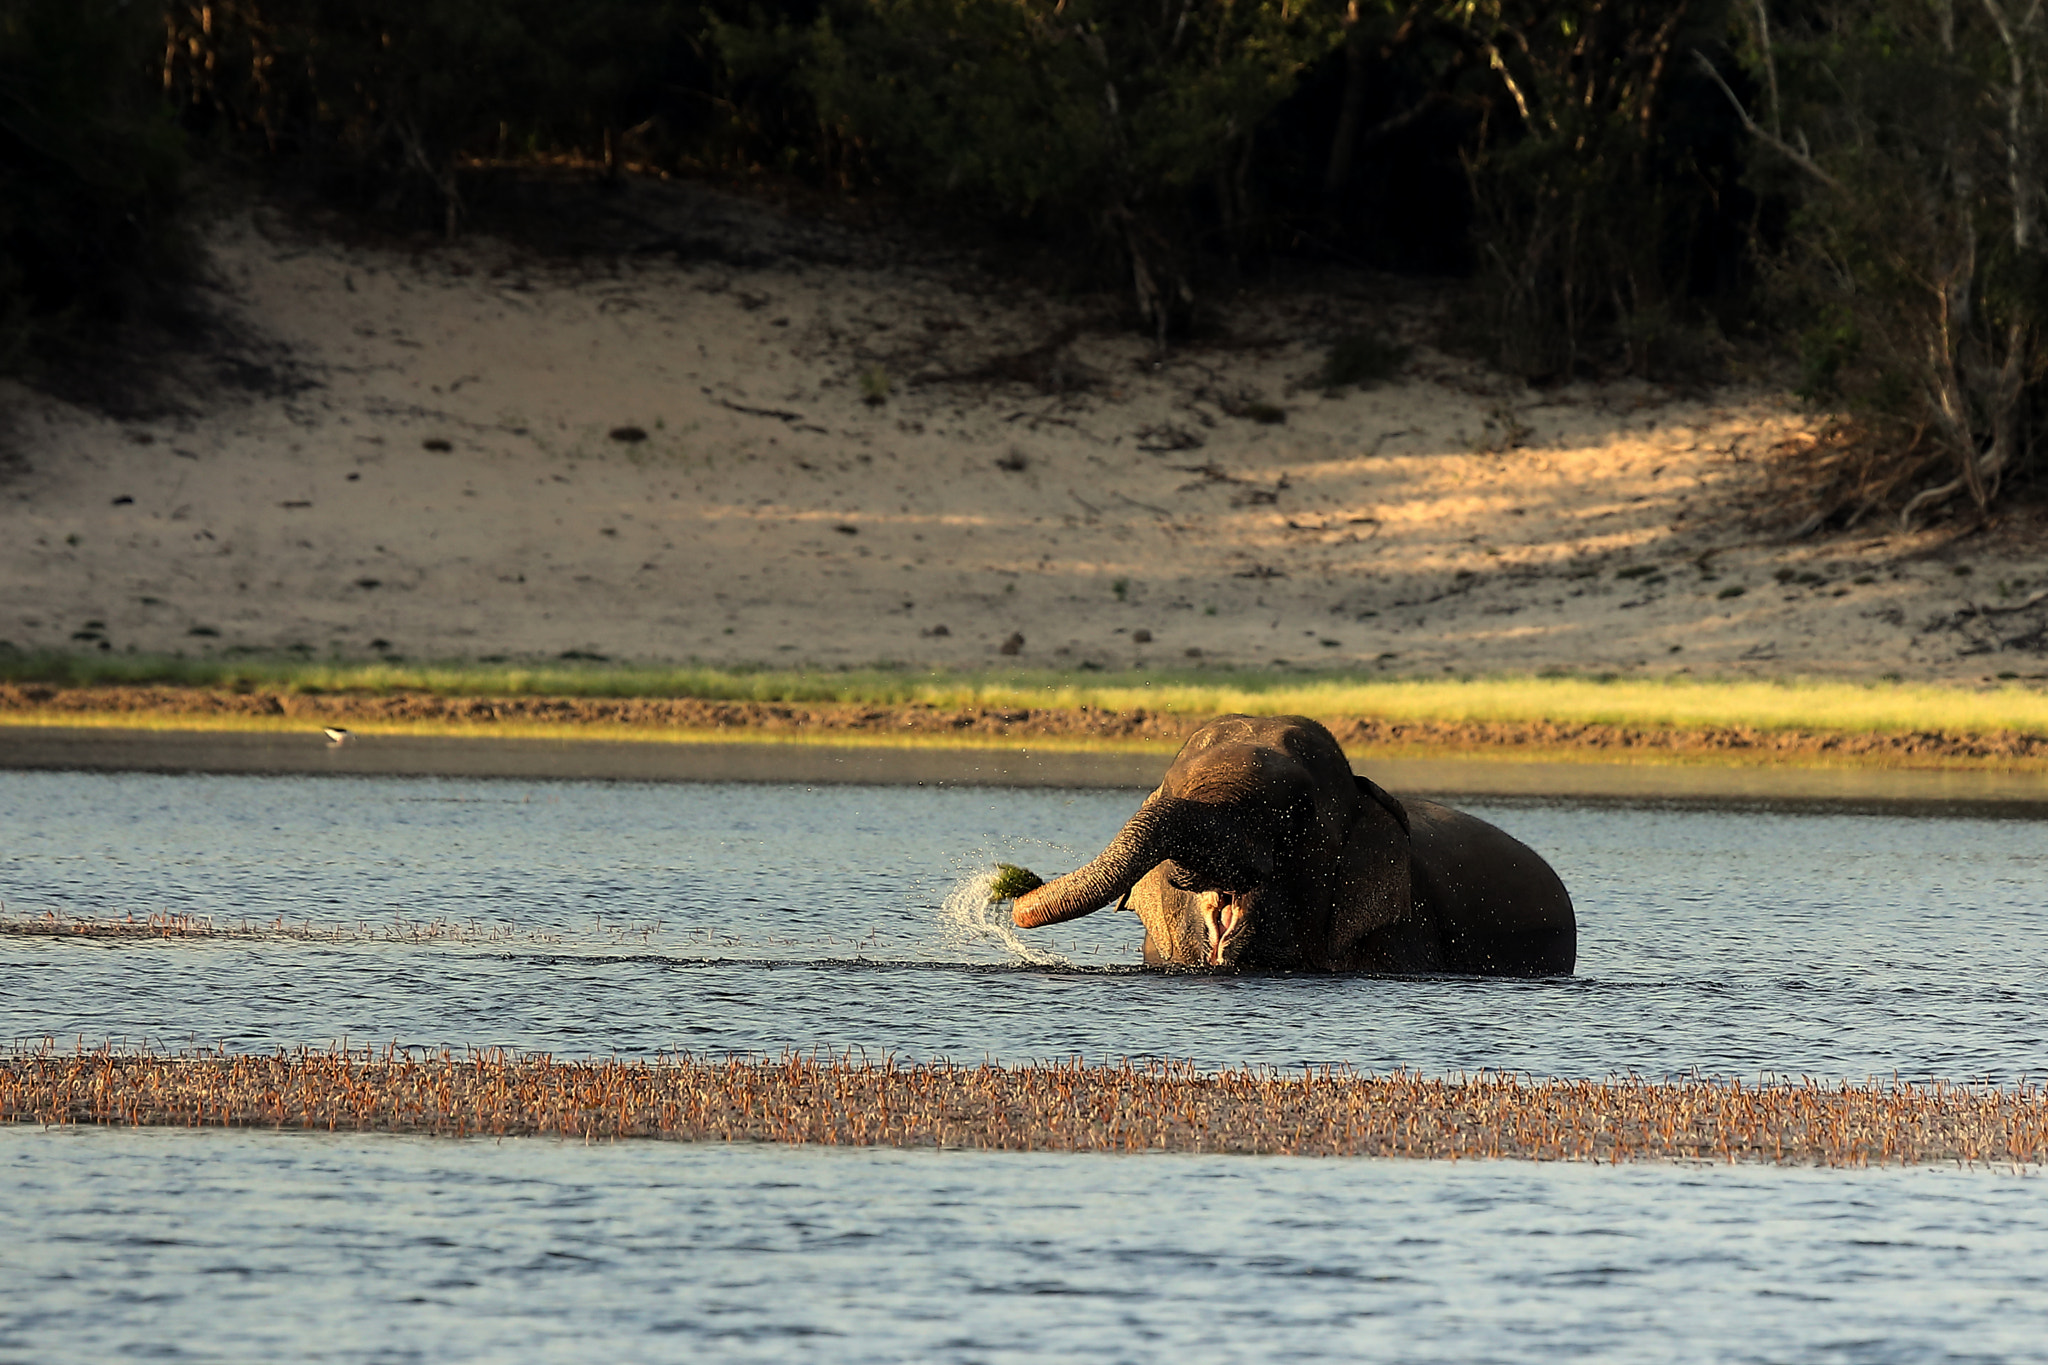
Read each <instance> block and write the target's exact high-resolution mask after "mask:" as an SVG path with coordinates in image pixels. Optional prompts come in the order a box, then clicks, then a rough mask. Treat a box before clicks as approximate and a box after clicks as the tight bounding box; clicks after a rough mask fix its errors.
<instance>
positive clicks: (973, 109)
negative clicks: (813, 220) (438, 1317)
mask: <svg viewBox="0 0 2048 1365" xmlns="http://www.w3.org/2000/svg"><path fill="white" fill-rule="evenodd" d="M716 33H717V41H718V45H719V48H720V50H721V51H722V52H723V53H724V54H725V55H726V58H727V60H728V61H729V62H730V63H731V64H732V65H733V67H734V69H735V71H736V72H737V73H740V74H743V75H749V76H754V77H760V76H762V75H763V74H765V73H768V72H771V71H774V70H776V69H777V68H780V69H783V70H786V71H787V72H788V73H789V75H788V79H790V80H791V81H793V82H794V83H795V84H796V85H798V86H799V87H800V88H801V89H802V90H803V91H805V92H806V93H807V94H808V96H809V98H810V100H811V101H812V104H813V106H814V108H815V110H816V114H817V119H818V123H819V126H820V129H821V145H824V146H827V147H830V148H831V149H833V150H832V152H831V155H832V156H833V157H834V158H835V159H836V160H837V161H838V163H839V167H838V169H839V172H840V175H841V177H842V179H843V180H846V181H852V180H853V179H854V178H855V177H856V176H859V177H874V178H877V179H880V180H882V181H883V182H885V183H889V184H892V185H896V186H899V187H901V188H903V189H905V190H907V191H909V192H912V193H915V194H918V195H921V196H924V197H926V198H930V199H933V200H944V201H950V202H953V203H956V204H965V205H971V206H973V208H974V211H976V212H978V213H982V214H988V213H991V212H993V213H994V214H998V215H1007V216H1010V217H1013V218H1024V219H1031V220H1035V221H1038V222H1040V223H1042V224H1044V225H1045V226H1047V227H1048V228H1050V229H1051V230H1052V231H1054V232H1056V233H1057V232H1066V233H1069V234H1075V233H1080V234H1087V235H1091V236H1093V237H1094V238H1095V239H1096V240H1097V241H1100V242H1106V243H1109V244H1111V245H1112V246H1113V247H1114V249H1115V250H1116V251H1117V252H1118V253H1119V255H1120V257H1121V259H1122V260H1123V262H1124V264H1125V267H1126V268H1127V269H1128V271H1129V279H1130V285H1131V289H1132V293H1133V296H1134V299H1135V302H1136V306H1137V311H1138V313H1139V315H1140V316H1141V317H1142V318H1143V319H1144V320H1145V322H1146V323H1147V324H1148V325H1150V326H1152V327H1153V328H1155V329H1156V330H1157V331H1158V332H1159V334H1160V335H1161V337H1162V339H1163V337H1164V334H1165V330H1166V328H1167V327H1168V326H1169V324H1170V323H1171V322H1173V321H1176V320H1184V319H1185V317H1186V313H1187V309H1188V307H1189V306H1190V305H1191V304H1192V303H1193V301H1194V280H1195V272H1196V268H1197V267H1196V254H1197V250H1198V248H1199V247H1201V246H1204V245H1207V246H1211V247H1215V248H1220V250H1221V252H1222V253H1223V254H1236V253H1239V252H1242V251H1244V250H1246V249H1248V248H1250V247H1251V246H1253V245H1254V244H1256V241H1257V237H1258V231H1259V219H1260V213H1259V208H1258V205H1257V202H1256V196H1255V192H1254V186H1253V174H1252V172H1253V153H1254V147H1255V139H1256V137H1257V134H1258V132H1259V130H1260V128H1261V126H1262V125H1263V124H1264V123H1265V122H1266V120H1267V118H1268V116H1269V115H1270V114H1271V113H1272V111H1273V110H1274V108H1275V107H1277V106H1278V105H1279V104H1280V103H1281V101H1283V100H1284V99H1286V98H1287V96H1288V95H1289V94H1290V93H1291V91H1292V90H1293V88H1294V86H1295V84H1296V82H1297V81H1298V80H1299V78H1300V76H1301V73H1302V72H1303V70H1304V69H1305V68H1306V67H1307V66H1308V65H1310V64H1311V63H1312V62H1314V61H1315V60H1316V59H1317V58H1319V57H1321V56H1322V55H1324V54H1325V53H1327V52H1328V51H1329V50H1330V49H1331V48H1332V46H1333V45H1334V43H1335V42H1336V40H1337V38H1338V36H1339V26H1338V24H1337V22H1336V14H1335V9H1334V7H1333V6H1331V5H1328V4H1321V5H1318V4H1308V3H1287V2H1286V0H1238V3H1215V2H1214V0H1212V2H1211V3H1197V0H1180V2H1179V3H1172V0H1169V2H1168V3H1165V4H1159V5H1153V4H1149V3H1148V4H1130V3H1123V2H1122V0H841V2H840V3H837V4H834V5H830V6H828V7H827V8H826V9H825V10H824V11H823V12H821V13H820V14H819V16H818V18H817V20H816V22H815V23H813V24H812V25H811V26H810V27H809V28H808V29H805V30H799V29H797V28H796V27H795V26H793V25H790V24H788V23H780V24H776V25H774V26H772V27H767V26H764V25H762V24H760V23H759V22H758V21H757V23H756V24H755V25H753V26H751V27H749V26H744V25H738V24H727V25H721V26H720V27H719V28H718V29H717V30H716ZM1197 199H1201V200H1204V201H1206V205H1207V207H1208V209H1209V211H1210V213H1209V220H1210V222H1211V223H1213V229H1214V230H1213V234H1211V240H1209V241H1207V242H1204V241H1202V240H1201V237H1202V234H1201V232H1200V231H1199V230H1198V227H1197V222H1198V215H1197V213H1196V211H1195V201H1196V200H1197Z"/></svg>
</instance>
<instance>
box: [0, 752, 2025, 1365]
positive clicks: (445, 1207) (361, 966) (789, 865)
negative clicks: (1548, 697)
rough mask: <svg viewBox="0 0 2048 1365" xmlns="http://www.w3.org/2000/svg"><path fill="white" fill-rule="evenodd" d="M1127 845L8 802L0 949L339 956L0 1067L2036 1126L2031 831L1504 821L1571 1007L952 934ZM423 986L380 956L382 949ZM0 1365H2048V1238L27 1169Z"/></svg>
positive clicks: (100, 988)
mask: <svg viewBox="0 0 2048 1365" xmlns="http://www.w3.org/2000/svg"><path fill="white" fill-rule="evenodd" d="M1135 801H1136V797H1135V795H1133V794H1128V793H1115V792H1106V793H1105V792H1059V791H1030V792H1019V791H995V790H989V789H974V788H906V787H893V788H882V787H870V788H860V787H833V788H816V789H806V788H801V787H776V786H767V785H759V786H754V785H730V786H719V785H699V786H691V785H652V784H648V785H639V784H606V783H524V784H522V783H512V782H490V781H447V780H442V781H435V780H417V779H406V780H399V779H389V780H387V779H342V778H288V777H280V778H250V777H232V778H224V777H197V776H186V777H164V776H141V775H128V776H123V775H107V774H66V773H0V901H4V902H5V908H6V912H7V913H8V914H9V915H13V916H18V915H22V914H41V913H43V912H44V911H55V912H58V913H69V914H80V915H94V916H104V915H126V914H129V913H134V914H136V915H138V916H141V915H145V914H148V913H152V912H157V913H177V914H189V915H197V916H210V917H211V918H212V919H213V921H214V922H215V923H217V924H235V923H242V922H248V923H251V924H277V923H280V922H281V923H282V924H283V925H284V926H285V927H287V928H290V927H293V926H302V925H307V924H311V925H314V926H318V927H321V928H325V929H330V930H331V929H335V928H338V927H342V926H352V927H353V930H354V932H353V935H352V936H351V937H348V938H346V939H345V941H340V942H311V941H305V940H302V939H290V938H286V939H275V940H269V941H262V942H253V943H252V942H224V941H218V940H216V941H211V942H208V941H186V942H168V943H167V942H144V943H122V944H116V943H107V942H79V941H56V940H49V939H32V938H19V937H6V938H0V1036H4V1037H11V1038H13V1039H15V1040H17V1041H22V1042H27V1041H32V1040H38V1039H41V1038H44V1037H46V1036H47V1037H54V1038H58V1039H62V1040H64V1042H65V1043H66V1044H69V1043H71V1042H73V1041H74V1040H76V1039H78V1038H80V1037H82V1038H83V1039H84V1040H85V1041H86V1042H88V1043H97V1042H101V1041H105V1040H109V1039H111V1040H114V1041H117V1042H119V1041H126V1042H128V1043H131V1044H137V1043H149V1044H152V1045H157V1046H170V1047H177V1046H185V1045H189V1044H194V1043H197V1044H205V1045H215V1044H219V1045H225V1046H228V1047H231V1048H236V1049H268V1048H272V1047H278V1046H294V1045H298V1044H313V1045H324V1044H327V1043H330V1042H335V1041H340V1040H342V1039H343V1038H347V1039H348V1040H350V1041H352V1042H354V1043H357V1044H361V1043H368V1042H375V1043H379V1044H381V1043H384V1042H388V1041H394V1040H395V1041H397V1042H399V1043H401V1044H406V1045H429V1046H432V1045H440V1044H452V1045H458V1046H459V1045H470V1044H473V1045H482V1046H498V1045H503V1046H508V1047H514V1048H521V1049H532V1050H545V1051H550V1052H554V1053H556V1054H558V1055H571V1056H582V1055H620V1056H634V1055H651V1054H654V1053H659V1052H665V1051H676V1050H687V1051H694V1052H712V1053H725V1052H732V1051H738V1052H749V1053H756V1054H768V1055H774V1054H777V1053H780V1052H781V1051H783V1050H785V1049H800V1050H806V1051H808V1050H811V1049H821V1050H825V1051H830V1052H839V1051H844V1050H847V1049H862V1050H865V1051H866V1052H867V1053H868V1054H869V1055H870V1056H878V1055H880V1054H882V1053H885V1052H887V1053H894V1054H895V1055H897V1056H899V1057H907V1058H922V1057H936V1056H948V1057H952V1058H954V1059H956V1060H966V1061H975V1060H980V1059H981V1058H983V1057H992V1058H995V1059H997V1060H1001V1061H1006V1062H1020V1061H1025V1060H1028V1059H1032V1058H1054V1057H1068V1056H1073V1055H1080V1056H1082V1057H1085V1058H1088V1059H1091V1060H1100V1059H1103V1058H1120V1057H1124V1056H1130V1057H1134V1058H1135V1057H1144V1056H1167V1057H1172V1058H1175V1059H1179V1060H1192V1061H1193V1062H1195V1063H1197V1064H1198V1065H1202V1066H1210V1067H1214V1066H1224V1065H1237V1064H1244V1063H1254V1064H1265V1065H1272V1066H1279V1067H1291V1066H1298V1065H1301V1064H1303V1063H1305V1062H1318V1063H1320V1062H1344V1063H1349V1064H1351V1065H1354V1066H1357V1067H1359V1068H1362V1069H1368V1070H1379V1069H1385V1068H1390V1067H1394V1066H1405V1067H1410V1068H1418V1069H1421V1070H1423V1071H1427V1072H1434V1073H1444V1072H1455V1071H1460V1070H1464V1071H1471V1070H1477V1069H1483V1068H1504V1069H1511V1070H1518V1071H1525V1072H1531V1073H1535V1074H1540V1075H1563V1076H1592V1077H1600V1076H1607V1075H1612V1074H1618V1073H1628V1072H1633V1073H1636V1074H1641V1075H1649V1076H1664V1075H1672V1074H1679V1073H1688V1072H1691V1071H1695V1070H1697V1071H1702V1072H1705V1073H1707V1074H1710V1075H1721V1076H1726V1075H1741V1076H1745V1077H1748V1076H1754V1075H1757V1074H1759V1073H1765V1074H1776V1075H1795V1076H1796V1075H1812V1076H1820V1077H1827V1078H1847V1079H1855V1080H1861V1079H1864V1078H1866V1077H1870V1076H1885V1077H1889V1076H1891V1075H1893V1074H1897V1075H1900V1076H1903V1077H1907V1078H1915V1079H1931V1078H1936V1077H1940V1078H1947V1079H1953V1080H1981V1081H1988V1082H1991V1083H1995V1084H2006V1083H2011V1082H2014V1081H2017V1080H2019V1079H2021V1078H2023V1077H2029V1076H2031V1077H2035V1078H2038V1077H2040V1076H2041V1075H2042V1074H2043V1073H2044V1072H2048V1041H2044V1040H2048V949H2044V940H2043V933H2042V930H2043V912H2044V910H2048V837H2044V836H2048V828H2044V826H2043V824H2042V823H2041V822H2040V821H2037V820H2028V819H1982V818H1962V817H1956V818H1930V817H1926V816H1914V817H1903V816H1897V815H1891V816H1884V815H1870V814H1850V813H1842V812H1833V813H1830V812H1827V811H1807V812H1786V811H1775V812H1773V811H1764V810H1757V809H1721V810H1714V809H1679V808H1658V807H1643V806H1636V807H1615V806H1588V805H1577V806H1574V805H1545V804H1538V803H1524V804H1514V805H1492V806H1487V805H1478V804H1474V805H1471V806H1469V807H1468V808H1469V809H1472V810H1474V811H1475V812H1476V813H1478V814H1481V815H1483V816H1485V817H1486V818H1489V819H1491V820H1494V821H1495V822H1496V823H1498V824H1501V825H1502V826H1504V827H1505V828H1507V829H1508V830H1510V831H1511V832H1512V833H1514V834H1516V835H1517V836H1518V837H1520V838H1522V839H1523V840H1524V841H1526V842H1528V843H1530V844H1531V845H1533V846H1534V847H1536V848H1537V849H1538V850H1539V851H1541V852H1542V853H1544V854H1545V855H1546V856H1547V857H1549V858H1550V859H1551V861H1552V862H1553V863H1554V864H1555V865H1556V867H1557V868H1558V870H1559V872H1560V873H1561V874H1562V875H1563V877H1564V879H1565V882H1566V884H1567V885H1568V886H1570V887H1571V889H1572V892H1573V895H1574V898H1575V900H1576V902H1577V905H1578V909H1579V916H1580V924H1581V931H1580V957H1579V971H1578V974H1577V975H1575V976H1574V977H1572V978H1569V979H1561V980H1554V981H1479V980H1457V979H1421V980H1417V979H1405V980H1404V979H1374V978H1359V979H1341V980H1332V979H1319V978H1227V979H1218V978H1206V977H1201V976H1192V975H1163V974H1157V973H1150V972H1144V971H1141V970H1139V969H1138V968H1137V965H1136V963H1137V949H1138V939H1139V936H1140V935H1139V931H1138V927H1137V923H1136V921H1135V919H1134V918H1133V917H1131V916H1128V915H1116V914H1110V913H1104V914H1099V915H1096V916H1093V917H1091V918H1089V919H1086V920H1081V921H1077V922H1075V923H1074V924H1071V925H1066V926H1060V927H1059V928H1057V929H1055V930H1053V931H1050V932H1049V933H1040V934H1036V935H1028V936H1024V939H1023V945H1024V951H1025V953H1026V954H1028V956H1029V957H1031V958H1036V959H1039V960H1037V961H1026V960H1022V959H1021V958H1020V952H1019V946H1018V943H1017V941H1016V940H1014V939H1008V940H1006V938H1005V937H1004V935H1003V934H1002V932H1001V927H1000V925H997V924H993V923H989V922H987V921H985V920H983V919H981V918H978V917H977V916H975V915H972V914H966V915H955V916H953V917H949V916H948V915H947V914H946V913H945V912H944V911H943V909H942V906H943V904H944V902H945V900H946V898H947V895H948V893H949V892H950V891H952V890H953V889H954V888H955V887H956V886H957V885H958V884H959V883H960V882H962V881H963V880H964V879H966V878H967V877H969V876H971V875H972V874H973V873H974V872H975V871H976V870H977V869H978V868H980V867H983V866H985V865H986V864H987V862H989V861H990V860H991V859H993V858H996V857H1002V858H1006V859H1008V860H1011V861H1017V862H1022V863H1024V864H1026V865H1028V866H1031V867H1033V868H1034V869H1036V870H1038V871H1040V872H1042V873H1046V874H1048V875H1049V874H1051V873H1054V872H1057V871H1061V870H1064V869H1065V868H1066V867H1069V866H1071V865H1073V864H1074V863H1075V862H1076V861H1078V860H1080V859H1082V858H1085V857H1087V856H1089V855H1091V854H1092V853H1094V852H1095V850H1096V849H1097V848H1099V847H1100V846H1101V844H1102V843H1103V842H1105V841H1106V840H1107V839H1108V838H1109V836H1110V835H1111V834H1113V833H1114V832H1115V830H1116V828H1117V826H1118V825H1119V824H1120V823H1121V821H1122V820H1123V818H1124V817H1125V816H1126V815H1127V814H1128V813H1129V811H1130V810H1131V809H1132V808H1133V806H1134V805H1135ZM421 926H432V927H431V928H430V929H428V931H427V932H426V933H425V934H424V935H423V938H424V940H425V941H419V942H411V941H393V940H392V938H391V937H390V936H391V934H392V933H393V932H400V933H406V932H411V933H414V934H416V935H417V934H418V933H419V931H420V928H421ZM0 1170H4V1171H5V1172H6V1174H5V1176H4V1177H0V1189H6V1190H8V1191H11V1192H12V1193H11V1195H10V1197H9V1198H6V1199H4V1200H0V1273H5V1274H6V1276H7V1282H8V1283H9V1285H10V1287H11V1289H12V1292H11V1293H10V1294H9V1295H8V1296H7V1297H6V1299H5V1301H4V1302H0V1360H14V1359H24V1360H26V1359H68V1358H76V1357H78V1356H81V1355H85V1356H106V1355H114V1354H121V1355H138V1354H160V1355H167V1356H171V1357H173V1358H191V1359H257V1358H263V1359H275V1358H279V1357H284V1356H297V1357H305V1358H342V1359H369V1358H375V1359H385V1358H392V1359H405V1358H421V1359H434V1360H446V1359H578V1360H581V1359H590V1360H597V1359H606V1360H617V1359H648V1358H652V1359H666V1358H683V1357H690V1358H697V1357H700V1356H704V1355H707V1354H708V1355H711V1356H713V1357H720V1356H723V1357H729V1358H742V1359H743V1358H777V1359H782V1358H792V1357H796V1358H818V1359H877V1360H895V1359H944V1360H961V1361H969V1360H996V1359H1036V1358H1044V1357H1049V1356H1059V1355H1065V1356H1073V1355H1081V1356H1086V1357H1089V1358H1101V1359H1152V1358H1159V1357H1162V1356H1168V1355H1171V1356H1174V1357H1177V1358H1187V1359H1217V1360H1236V1359H1244V1360H1253V1359H1268V1358H1300V1357H1318V1358H1320V1357H1325V1356H1334V1355H1355V1356H1365V1357H1368V1358H1374V1359H1389V1360H1408V1359H1413V1360H1486V1359H1500V1360H1512V1359H1535V1358H1552V1357H1555V1358H1567V1357H1569V1358H1573V1359H1586V1358H1613V1359H1640V1358H1643V1357H1644V1356H1645V1355H1648V1356H1654V1357H1660V1358H1672V1359H1701V1360H1709V1359H1712V1360H1727V1359H1756V1360H1778V1359H1842V1360H1934V1359H1944V1360H1945V1359H1986V1360H1990V1359H2048V1346H2044V1345H2043V1344H2042V1343H2043V1342H2048V1292H2044V1291H2048V1255H2044V1253H2048V1195H2044V1193H2043V1191H2044V1189H2048V1186H2044V1185H2043V1183H2042V1182H2041V1181H2040V1180H2039V1179H2038V1178H2035V1177H2031V1176H2026V1175H2013V1174H2010V1173H1989V1172H1982V1171H1971V1172H1958V1171H1946V1172H1941V1171H1890V1172H1812V1171H1776V1170H1749V1169H1744V1170H1729V1169H1725V1168H1691V1167H1676V1166H1672V1167H1632V1168H1624V1169H1621V1170H1614V1169H1609V1168H1584V1167H1555V1166H1534V1165H1525V1164H1516V1163H1481V1164H1477V1165H1473V1164H1462V1165H1458V1166H1448V1165H1435V1164H1429V1163H1411V1162H1387V1161H1345V1162H1321V1163H1318V1162H1305V1161H1283V1160H1266V1159H1233V1158H1208V1157H1177V1156H1176V1157H1167V1156H1157V1157H1117V1158H1112V1157H1094V1156H1028V1157H1026V1156H981V1155H973V1154H965V1153H896V1152H843V1151H833V1152H821V1151H807V1150H762V1149H749V1148H725V1147H687V1146H679V1145H673V1144H652V1143H648V1144H624V1145H620V1146H615V1147H603V1148H592V1147H583V1146H579V1145H576V1144H569V1143H561V1142H556V1141H553V1140H537V1141H518V1142H509V1143H503V1144H492V1143H477V1142H456V1141H425V1140H414V1139H397V1138H381V1137H364V1136H330V1135H308V1134H274V1133H268V1134H266V1133H222V1132H202V1133H187V1132H162V1131H156V1132H112V1131H93V1132H82V1133H50V1134H45V1133H41V1132H37V1131H34V1130H21V1129H14V1130H7V1131H0Z"/></svg>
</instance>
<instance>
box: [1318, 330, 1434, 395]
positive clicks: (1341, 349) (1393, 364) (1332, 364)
mask: <svg viewBox="0 0 2048 1365" xmlns="http://www.w3.org/2000/svg"><path fill="white" fill-rule="evenodd" d="M1410 351H1411V348H1410V347H1407V346H1402V345H1399V344H1398V343H1395V342H1391V341H1387V340H1384V339H1382V338H1381V337H1379V336H1376V335H1374V334H1373V333H1370V332H1353V333H1350V334H1348V335H1346V336H1341V337H1338V338H1337V340H1336V341H1335V342H1333V343H1332V344H1331V346H1330V350H1329V353H1328V354H1327V355H1325V356H1324V357H1323V368H1322V370H1321V371H1320V372H1319V373H1318V374H1317V376H1316V382H1317V383H1319V384H1321V385H1322V386H1323V387H1324V388H1325V389H1333V390H1334V389H1348V388H1354V387H1356V388H1361V389H1367V388H1371V387H1372V386H1373V385H1374V384H1377V383H1379V382H1380V381H1382V380H1385V379H1390V378H1392V377H1393V376H1394V375H1395V374H1396V373H1397V372H1398V371H1399V370H1400V368H1401V367H1402V366H1403V365H1405V364H1406V363H1407V362H1408V356H1409V354H1410Z"/></svg>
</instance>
